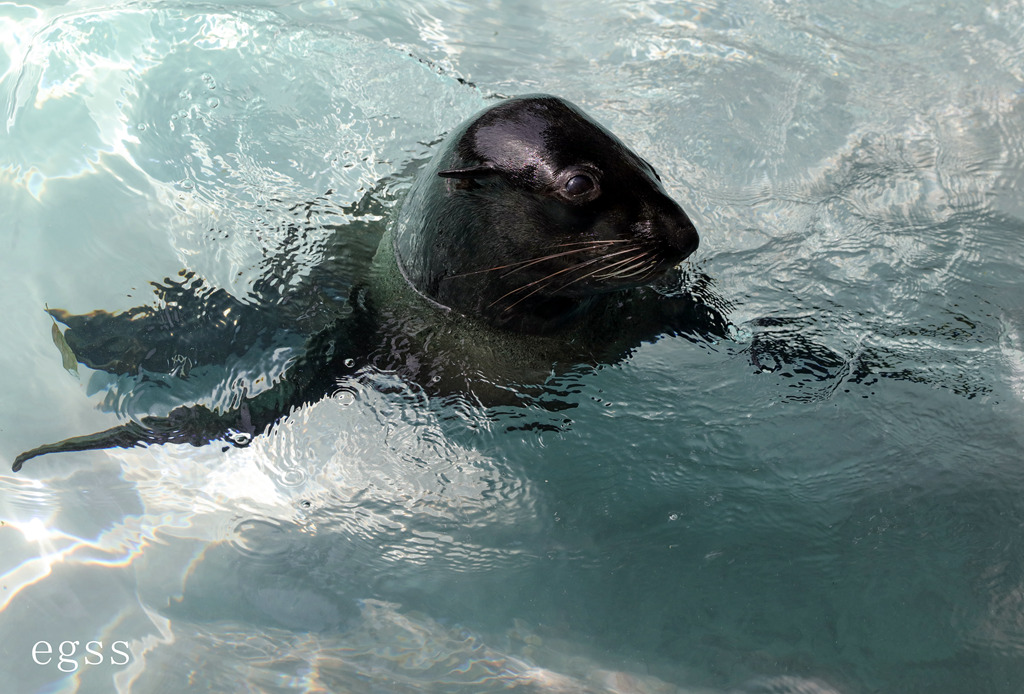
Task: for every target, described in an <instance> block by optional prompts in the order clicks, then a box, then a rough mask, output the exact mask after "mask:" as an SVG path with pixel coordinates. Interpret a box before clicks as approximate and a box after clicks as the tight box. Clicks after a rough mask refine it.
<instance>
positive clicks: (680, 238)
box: [648, 196, 700, 262]
mask: <svg viewBox="0 0 1024 694" xmlns="http://www.w3.org/2000/svg"><path fill="white" fill-rule="evenodd" d="M648 214H649V219H650V231H651V234H650V235H651V236H652V237H653V240H654V241H655V242H656V243H657V244H658V245H659V246H660V247H661V248H662V249H663V252H664V253H665V254H666V255H668V256H672V257H673V258H675V259H676V262H680V261H682V260H684V259H686V258H687V257H689V256H690V255H691V254H692V253H693V252H694V251H696V250H697V246H699V245H700V235H699V234H697V229H696V228H695V227H694V226H693V222H691V221H690V218H689V217H688V216H687V215H686V213H685V212H683V208H682V207H680V206H679V205H678V204H677V203H676V202H675V201H674V200H672V199H671V198H669V197H667V196H665V197H663V198H661V199H660V200H658V201H657V203H656V204H654V205H652V206H651V207H650V208H649V211H648Z"/></svg>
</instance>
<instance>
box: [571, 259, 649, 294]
mask: <svg viewBox="0 0 1024 694" xmlns="http://www.w3.org/2000/svg"><path fill="white" fill-rule="evenodd" d="M643 254H644V251H641V252H640V253H639V254H637V255H632V256H630V257H628V258H623V259H622V260H619V261H616V262H614V263H612V264H611V265H610V266H607V265H606V266H602V267H598V268H594V269H593V270H591V271H590V272H588V273H586V274H584V275H581V276H579V277H577V278H576V279H574V280H573V281H572V282H569V283H568V284H566V285H565V287H568V286H569V284H572V283H573V282H579V281H581V280H585V279H610V278H617V277H618V271H615V270H612V268H614V267H617V266H620V265H627V267H632V265H629V264H630V263H636V262H637V260H638V259H639V258H641V257H642V256H643ZM563 288H564V287H563Z"/></svg>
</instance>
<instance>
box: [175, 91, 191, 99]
mask: <svg viewBox="0 0 1024 694" xmlns="http://www.w3.org/2000/svg"><path fill="white" fill-rule="evenodd" d="M178 98H179V99H182V100H183V101H191V100H192V92H190V91H189V90H187V89H182V90H181V91H180V92H178Z"/></svg>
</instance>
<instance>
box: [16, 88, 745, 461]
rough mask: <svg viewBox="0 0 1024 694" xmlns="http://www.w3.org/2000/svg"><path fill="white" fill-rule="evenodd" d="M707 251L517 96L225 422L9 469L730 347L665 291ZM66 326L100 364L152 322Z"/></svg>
mask: <svg viewBox="0 0 1024 694" xmlns="http://www.w3.org/2000/svg"><path fill="white" fill-rule="evenodd" d="M697 245H698V235H697V231H696V230H695V229H694V227H693V224H692V223H691V222H690V220H689V218H688V217H687V216H686V214H685V213H684V212H683V210H682V209H681V208H680V207H679V205H678V204H676V203H675V202H674V201H673V200H672V199H671V198H670V197H669V196H668V195H667V194H666V192H665V190H664V188H663V187H662V185H661V181H660V178H659V177H658V175H657V173H656V172H655V171H654V169H653V168H652V167H651V166H650V164H648V163H647V162H646V161H644V160H643V159H642V158H640V157H639V156H637V155H636V154H634V153H633V152H632V151H631V150H630V149H629V148H628V147H626V145H624V144H623V143H622V142H621V141H620V140H619V139H618V138H616V137H615V136H614V135H612V134H611V133H610V132H608V131H607V130H605V129H604V128H603V127H601V126H600V125H598V124H597V123H596V122H594V121H593V120H591V119H590V118H589V117H588V116H586V114H584V113H583V112H582V111H581V110H579V109H578V108H576V107H575V106H573V105H572V104H570V103H568V102H567V101H565V100H563V99H560V98H558V97H553V96H547V95H531V96H523V97H517V98H512V99H508V100H505V101H502V102H501V103H499V104H497V105H495V106H492V107H490V108H488V109H486V110H484V111H482V112H481V113H479V114H477V115H476V116H474V117H473V118H471V119H469V120H468V121H467V122H466V123H464V124H463V125H462V126H460V127H459V128H457V129H456V130H455V131H454V132H452V133H451V134H450V135H449V136H448V138H447V139H446V142H445V144H444V146H443V147H442V148H441V149H440V151H438V153H437V154H436V155H435V156H434V157H433V158H432V159H431V160H430V162H429V163H428V164H427V165H426V166H425V167H424V168H423V169H422V170H421V171H420V173H419V174H418V175H417V177H416V180H415V182H414V184H413V186H412V188H411V190H410V191H409V193H408V195H407V197H406V199H405V200H404V201H403V202H402V205H401V209H400V211H399V213H398V216H397V219H396V220H395V222H394V223H393V224H392V225H391V227H390V229H389V230H388V232H387V233H385V234H384V237H383V238H382V240H381V242H380V247H379V249H378V251H377V254H376V256H375V257H374V259H373V262H372V268H371V269H370V272H369V280H368V282H367V284H366V286H360V287H356V288H355V289H354V290H353V291H352V293H351V296H350V298H349V303H350V304H351V306H349V307H346V308H347V309H349V310H347V311H346V312H345V314H346V315H345V316H344V317H343V318H339V319H337V320H335V321H333V322H332V323H331V324H330V325H328V326H327V327H325V328H323V329H322V330H320V331H319V332H317V333H316V334H314V335H312V337H310V338H309V339H308V340H307V341H306V343H305V346H304V348H303V349H302V351H301V353H300V354H299V355H298V356H297V357H296V358H295V360H294V361H293V363H292V364H291V365H290V366H289V367H288V369H287V371H286V373H285V375H284V377H283V378H282V379H281V380H280V381H279V382H278V383H277V384H276V385H274V386H273V387H272V388H270V389H268V390H265V391H264V392H262V393H259V394H258V395H255V396H254V397H243V398H242V399H241V401H240V402H239V403H237V407H233V408H231V409H230V410H225V411H216V410H214V409H210V408H207V407H205V406H202V405H187V406H181V407H178V408H175V409H173V410H172V411H171V412H170V413H169V414H168V415H167V416H165V417H159V416H145V417H142V418H140V419H139V420H138V421H129V422H128V423H126V424H124V425H120V426H117V427H114V428H112V429H108V430H106V431H103V432H99V433H96V434H91V435H87V436H79V437H73V438H69V439H66V440H64V441H61V442H58V443H54V444H48V445H45V446H40V447H38V448H35V449H33V450H30V451H27V452H25V453H22V454H21V455H19V456H18V457H17V458H16V460H15V462H14V465H13V469H14V470H15V471H17V470H19V469H20V468H21V466H22V465H23V464H24V463H25V462H26V461H27V460H29V459H31V458H33V457H36V456H39V455H43V454H46V453H53V452H66V451H78V450H90V449H99V448H111V447H132V446H139V445H147V444H158V443H190V444H193V445H197V446H198V445H203V444H206V443H209V442H211V441H214V440H218V439H221V440H224V441H226V442H228V443H232V444H234V445H247V444H248V442H249V441H251V439H252V437H253V436H255V435H257V434H259V433H262V432H263V431H264V430H266V429H267V428H268V427H269V426H271V425H272V424H273V423H275V422H276V421H278V420H279V419H281V418H282V417H284V416H285V415H287V413H288V412H289V411H290V410H291V409H293V408H295V407H299V406H302V405H305V404H309V403H312V402H316V401H318V400H320V399H322V398H324V397H326V396H328V395H330V394H332V393H334V392H336V391H337V390H338V388H339V384H340V383H343V382H344V381H345V379H347V378H350V377H352V376H353V375H354V374H355V373H356V372H357V371H358V370H359V369H361V368H364V367H371V368H375V369H378V370H381V371H393V372H396V373H398V374H400V375H401V376H402V377H403V378H405V379H408V380H409V381H411V382H413V383H416V384H418V385H419V386H421V387H423V388H424V389H425V390H427V391H428V392H436V393H446V392H447V393H450V392H463V393H468V394H470V395H472V396H474V397H476V398H477V399H478V400H479V401H480V402H481V403H482V404H484V405H487V404H490V403H492V402H502V401H505V402H508V401H509V398H508V397H507V396H508V395H509V394H510V393H513V392H514V388H512V389H510V388H509V386H510V384H511V385H514V384H517V383H533V384H536V383H538V382H543V380H544V378H546V377H547V376H548V375H549V374H550V373H551V372H552V370H553V368H558V367H560V368H568V367H571V366H573V365H575V364H579V363H609V362H613V361H615V360H617V359H620V358H621V357H622V356H623V355H625V354H628V352H629V350H630V349H632V348H633V347H635V346H636V345H637V344H639V343H640V342H642V341H644V340H651V339H655V338H657V337H659V336H660V335H664V334H669V333H674V334H686V335H698V336H709V335H710V336H720V335H723V334H724V333H725V329H726V325H727V324H726V321H725V319H724V317H723V316H722V315H721V314H720V313H719V312H718V311H717V310H716V309H714V308H713V307H711V306H709V305H707V304H705V303H703V302H702V301H701V300H699V299H698V298H695V296H694V295H693V294H692V293H690V292H687V291H683V290H681V289H680V287H679V286H676V287H675V288H674V291H665V290H664V289H658V288H655V287H654V286H653V285H654V284H657V283H663V284H665V285H666V286H669V287H670V286H671V284H672V282H671V281H670V280H671V279H672V278H673V277H674V275H673V274H672V273H673V269H674V268H676V267H677V266H678V265H679V264H680V263H681V262H682V261H683V260H684V259H685V258H686V257H688V256H689V255H690V254H691V253H693V251H694V250H696V248H697ZM677 285H678V282H677ZM218 291H221V290H218ZM299 291H301V288H300V289H299ZM127 313H131V312H127ZM55 315H57V316H58V318H60V319H61V320H62V322H65V323H67V324H68V325H70V326H71V327H70V328H69V329H68V331H67V332H66V337H67V339H68V342H69V344H70V345H71V347H72V348H73V349H74V351H75V354H76V356H77V357H78V359H79V360H80V361H81V362H82V363H85V364H87V365H95V362H99V361H101V360H100V359H91V358H90V352H91V351H93V348H95V349H96V351H99V350H100V347H101V344H102V343H104V342H105V341H106V342H109V339H110V332H111V331H115V332H124V331H128V330H136V331H137V330H139V326H140V325H141V324H142V323H143V321H139V320H117V318H118V316H116V315H115V316H111V314H106V313H103V314H102V316H103V317H104V320H103V321H100V320H99V319H94V320H93V321H92V323H93V324H92V325H91V324H90V316H84V317H73V316H69V315H68V314H64V313H62V312H56V313H55ZM122 315H124V314H122ZM134 317H135V318H138V316H134ZM157 318H159V317H157ZM258 319H259V318H258V316H257V317H254V320H258ZM92 328H95V330H92ZM233 335H234V337H232V339H235V340H238V339H243V340H244V339H245V338H244V337H239V336H240V335H244V333H241V332H239V331H237V330H236V331H234V333H233ZM117 337H118V338H119V339H120V338H121V337H123V336H121V335H117ZM151 351H152V350H151ZM100 368H104V369H107V370H113V369H112V367H108V366H100ZM512 399H513V400H514V398H512Z"/></svg>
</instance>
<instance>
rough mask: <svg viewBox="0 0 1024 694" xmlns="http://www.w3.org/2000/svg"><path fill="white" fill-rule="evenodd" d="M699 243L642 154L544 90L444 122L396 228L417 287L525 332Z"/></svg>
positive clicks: (401, 256)
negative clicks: (441, 140) (448, 127)
mask: <svg viewBox="0 0 1024 694" xmlns="http://www.w3.org/2000/svg"><path fill="white" fill-rule="evenodd" d="M697 244H698V236H697V231H696V229H694V227H693V224H692V223H691V222H690V220H689V218H688V217H687V216H686V214H685V213H684V212H683V210H682V208H680V207H679V205H678V204H676V202H675V201H673V200H672V199H671V198H670V197H669V196H668V195H667V194H666V192H665V189H664V188H663V186H662V184H661V180H660V178H659V177H658V174H657V173H656V172H655V171H654V169H653V168H652V167H651V165H650V164H648V163H647V162H646V161H644V160H643V159H642V158H641V157H639V156H637V155H636V154H635V153H633V152H632V151H631V150H630V149H629V148H628V147H627V146H626V145H624V144H623V143H622V142H621V141H620V140H619V139H618V138H617V137H615V136H614V135H613V134H611V133H610V132H608V131H607V130H606V129H605V128H603V127H602V126H600V125H599V124H598V123H596V122H594V121H593V120H591V119H590V118H589V117H588V116H587V115H586V114H585V113H583V112H582V111H581V110H580V109H578V108H577V107H576V106H574V105H572V104H570V103H569V102H567V101H565V100H564V99H560V98H558V97H554V96H547V95H532V96H523V97H518V98H514V99H509V100H506V101H503V102H501V103H499V104H497V105H496V106H493V107H491V108H489V109H486V110H484V111H482V112H481V113H479V114H477V115H476V116H474V117H473V118H471V119H470V120H468V121H467V122H466V123H464V124H463V125H461V126H460V127H459V128H457V129H456V130H455V131H454V132H453V133H451V135H450V136H449V137H448V139H447V140H446V142H445V145H444V146H443V148H442V149H441V151H439V152H438V153H437V155H436V156H435V157H434V158H433V159H432V160H431V162H430V164H429V165H428V166H427V167H426V168H425V169H424V171H422V172H421V173H420V175H419V176H418V178H417V180H416V181H415V183H414V184H413V187H412V189H411V190H410V192H409V195H408V197H407V198H406V200H405V202H404V203H403V206H402V210H401V212H400V214H399V216H398V222H397V224H396V227H395V231H394V246H395V254H396V257H397V259H398V263H399V267H400V268H401V270H402V272H403V274H404V275H405V277H406V279H407V280H408V281H409V282H410V283H411V284H412V285H413V286H414V287H415V288H416V289H417V291H419V292H420V293H421V294H423V295H425V296H427V297H428V298H430V299H431V300H433V301H435V302H437V303H439V304H442V305H443V306H447V307H449V308H452V309H454V310H456V311H459V312H460V313H463V314H465V315H468V316H472V317H476V318H479V319H482V320H483V321H485V322H487V323H490V324H491V325H494V326H499V327H505V328H508V329H512V330H518V331H522V332H533V333H546V332H552V331H553V330H556V329H558V328H559V327H561V326H564V325H566V324H567V323H569V322H572V321H573V320H575V319H579V318H580V317H581V316H582V315H584V314H585V312H586V309H587V307H588V306H591V305H592V304H593V303H594V301H595V300H596V299H597V298H598V297H600V296H602V295H607V294H608V293H609V292H614V291H620V290H625V289H629V288H634V287H638V286H641V285H644V284H649V283H651V282H653V281H655V280H656V279H658V278H659V277H661V276H663V275H664V274H665V273H666V272H667V271H668V270H669V269H671V268H672V267H674V266H676V265H678V264H679V263H680V262H681V261H682V260H683V259H685V258H686V257H687V256H689V255H690V254H691V253H693V251H694V250H696V248H697Z"/></svg>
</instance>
